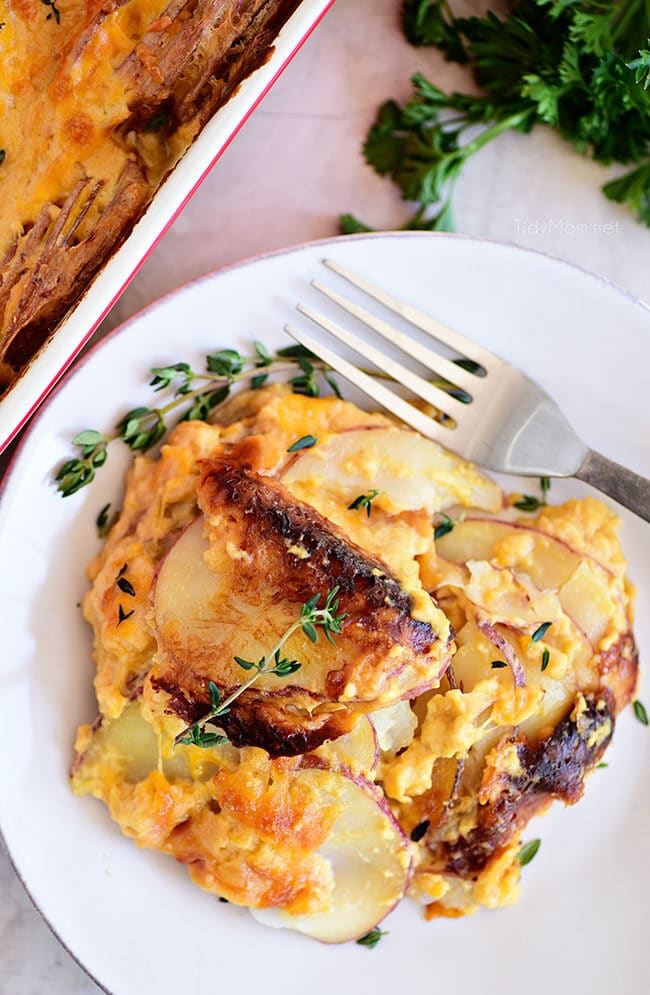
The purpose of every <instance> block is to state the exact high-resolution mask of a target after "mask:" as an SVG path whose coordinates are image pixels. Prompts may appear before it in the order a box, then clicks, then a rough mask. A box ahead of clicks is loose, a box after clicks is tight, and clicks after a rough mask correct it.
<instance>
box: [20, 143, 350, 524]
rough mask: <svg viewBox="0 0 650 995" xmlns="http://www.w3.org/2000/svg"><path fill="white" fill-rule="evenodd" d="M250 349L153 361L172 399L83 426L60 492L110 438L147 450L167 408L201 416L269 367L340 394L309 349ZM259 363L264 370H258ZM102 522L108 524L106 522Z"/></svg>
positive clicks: (311, 389)
mask: <svg viewBox="0 0 650 995" xmlns="http://www.w3.org/2000/svg"><path fill="white" fill-rule="evenodd" d="M0 161H1V160H0ZM254 350H255V355H253V356H245V355H243V354H242V353H240V352H237V351H236V350H235V349H221V350H220V351H218V352H215V353H211V354H210V355H209V356H207V357H206V371H205V372H203V373H200V372H197V371H196V370H193V369H192V368H191V367H190V365H189V363H185V362H180V363H172V364H169V365H167V366H155V367H153V368H152V370H151V373H152V379H151V381H150V386H151V387H153V389H154V392H156V393H158V392H160V391H164V390H169V391H171V393H172V397H171V399H170V400H169V401H168V403H167V404H164V405H163V406H162V407H159V408H151V407H145V406H141V407H137V408H133V409H132V410H131V411H128V412H127V413H126V414H125V415H124V416H123V417H122V418H121V419H120V420H119V422H118V423H117V425H116V428H115V431H114V432H113V433H111V434H106V435H104V434H102V433H101V432H98V431H97V430H96V429H87V430H86V431H84V432H80V433H79V434H78V435H76V436H75V437H74V439H73V440H72V444H73V445H74V446H77V447H78V449H79V453H78V455H77V456H76V457H74V458H73V459H69V460H66V462H65V463H63V465H62V466H60V467H59V469H58V472H57V474H56V477H55V479H56V484H57V490H58V491H59V493H60V494H62V496H63V497H69V496H70V495H72V494H76V493H77V491H79V490H81V488H82V487H86V486H87V485H88V484H90V483H91V481H93V480H94V479H95V473H96V471H97V470H98V469H99V467H101V466H103V465H104V463H105V462H106V458H107V456H108V447H109V445H110V444H111V443H112V442H115V441H116V440H118V439H119V440H121V441H122V442H124V443H125V444H126V445H127V446H128V447H129V449H130V450H131V451H132V452H134V453H137V452H146V451H147V450H148V449H151V448H152V447H153V446H155V445H156V443H158V442H159V441H160V440H161V439H162V437H163V436H164V435H165V433H166V432H167V430H168V428H169V424H168V418H169V415H170V414H171V413H172V412H175V411H176V410H177V409H179V408H181V420H186V421H206V420H207V419H208V418H209V417H210V415H211V414H212V412H213V411H214V409H215V408H216V407H217V406H218V405H219V404H222V403H223V402H224V401H225V400H226V399H227V398H228V397H229V396H230V393H231V390H232V388H233V386H234V385H236V384H239V383H242V382H244V381H247V380H248V381H249V382H250V385H251V387H253V388H254V389H259V388H260V387H261V386H262V385H263V384H264V383H265V382H266V379H267V377H268V376H269V374H270V373H271V372H273V373H280V372H285V371H290V370H291V371H294V370H295V368H296V366H298V368H299V369H300V371H301V372H300V374H299V376H297V377H293V378H292V379H291V380H290V381H289V383H290V385H291V387H292V390H293V391H294V393H307V394H309V395H310V396H316V395H317V394H318V393H319V387H318V383H317V377H318V376H320V377H322V378H323V380H324V381H325V382H326V383H327V384H328V386H329V387H331V389H332V390H333V391H334V393H335V394H336V395H337V396H338V397H340V396H341V395H340V391H339V389H338V385H337V383H336V380H335V379H334V378H333V377H332V375H331V372H330V370H329V367H327V366H326V365H325V364H324V363H322V362H321V361H320V360H319V359H317V358H316V357H311V358H310V356H311V354H309V353H308V350H306V349H304V348H303V347H302V346H288V347H286V348H285V349H280V350H278V351H277V352H276V353H275V354H274V355H271V353H270V352H269V351H268V349H266V347H265V346H264V345H263V343H261V342H257V341H256V342H255V343H254ZM262 368H263V369H264V372H260V370H261V369H262ZM183 409H184V410H183ZM305 438H306V439H308V438H313V436H305ZM299 441H300V440H299ZM305 446H306V443H305ZM300 448H303V447H300ZM292 451H294V450H292ZM111 524H112V523H111ZM99 528H100V526H99V525H98V529H99ZM107 528H108V529H110V525H108V526H107Z"/></svg>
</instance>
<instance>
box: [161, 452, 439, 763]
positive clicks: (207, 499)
mask: <svg viewBox="0 0 650 995" xmlns="http://www.w3.org/2000/svg"><path fill="white" fill-rule="evenodd" d="M197 491H198V494H199V504H200V506H201V508H202V509H203V511H204V513H205V514H206V515H207V516H208V517H209V516H210V514H211V512H212V513H218V512H219V511H220V510H222V509H224V508H232V509H234V511H235V513H239V515H240V516H241V521H242V523H243V524H244V526H245V529H246V532H245V541H244V545H245V547H246V548H247V549H268V550H272V554H273V556H274V558H275V560H277V562H278V563H279V566H278V573H279V574H280V575H281V577H282V580H283V590H284V591H285V593H286V597H287V599H288V600H289V601H291V602H295V603H296V604H300V603H302V602H304V601H306V600H308V599H309V598H310V597H311V596H312V595H313V594H315V593H316V592H319V593H320V594H321V596H322V597H324V596H325V594H326V593H327V591H328V590H330V589H331V588H332V587H333V586H335V585H337V586H338V588H339V591H338V597H339V598H340V610H341V611H343V612H345V613H347V619H346V621H345V623H344V628H345V630H346V635H347V637H348V639H356V640H358V641H359V642H362V641H363V640H368V641H371V642H372V643H373V645H375V646H377V647H378V649H379V650H380V651H382V652H383V651H384V650H386V651H387V650H388V649H389V648H390V646H391V645H393V644H395V643H396V642H399V643H402V644H404V645H407V646H409V647H410V648H411V649H412V651H413V653H414V654H418V655H421V654H426V653H428V652H430V651H431V649H432V647H433V645H434V644H435V643H436V642H437V641H438V639H439V635H438V633H437V632H435V631H434V630H433V628H432V626H431V625H430V624H429V623H428V622H423V621H420V620H418V619H415V618H413V617H412V615H411V611H412V608H413V606H412V601H411V598H410V597H409V595H408V594H407V593H406V592H405V591H404V590H403V589H402V588H401V586H400V583H399V581H398V579H397V577H396V576H395V574H394V573H393V571H392V570H391V569H390V567H389V566H388V565H387V564H386V563H384V561H383V560H381V559H379V557H376V556H373V555H371V554H369V553H367V552H366V551H365V550H362V549H361V548H360V547H359V546H357V545H356V544H354V543H352V542H351V541H350V540H349V539H348V538H347V537H346V536H345V534H344V533H343V532H342V531H341V530H340V529H338V528H337V527H336V526H334V525H333V524H332V523H331V522H329V521H328V520H327V519H325V518H324V517H323V516H322V515H320V514H319V513H318V512H317V511H316V510H315V509H313V508H311V507H310V506H308V505H306V504H303V503H302V502H299V501H297V500H296V499H295V498H293V497H292V496H291V495H290V494H289V492H288V491H287V490H286V488H285V487H283V486H282V484H280V483H279V482H277V481H275V480H272V479H271V478H269V477H262V476H261V475H259V474H257V473H255V472H254V471H252V470H250V469H248V468H247V467H245V466H241V465H239V464H237V463H233V462H230V461H229V460H228V459H227V458H219V459H213V460H209V461H206V462H205V463H204V465H203V471H202V475H201V479H200V482H199V484H198V488H197ZM296 544H299V545H300V546H301V547H302V548H303V549H304V550H305V551H306V553H307V554H308V555H307V556H306V557H304V558H302V557H300V556H297V555H296V554H295V553H292V552H291V548H292V547H293V546H295V545H296ZM274 562H275V561H274ZM384 644H385V645H384ZM346 682H347V678H346V670H345V668H343V669H342V670H337V671H332V672H331V673H330V675H328V681H327V694H328V696H329V697H328V698H327V699H323V700H321V699H317V700H316V705H317V706H318V705H320V706H321V707H320V709H319V708H318V707H317V708H316V709H315V712H314V714H313V715H312V716H310V715H307V714H300V715H298V714H297V713H296V712H295V710H294V711H292V708H291V692H292V688H291V686H290V685H287V684H286V683H283V685H282V688H281V690H279V691H278V692H275V693H271V692H268V691H267V692H257V691H255V689H251V690H250V691H248V692H246V693H245V694H244V695H242V697H241V698H239V699H238V700H237V701H236V702H235V703H234V704H233V706H232V708H231V710H230V713H229V714H228V715H227V716H225V717H224V718H223V720H222V719H220V725H221V726H222V728H223V729H224V731H225V732H226V733H227V735H228V737H229V738H230V740H231V742H232V743H234V745H235V746H260V747H262V748H263V749H265V750H267V752H268V753H270V754H271V756H294V755H297V754H300V753H305V752H306V751H308V750H312V749H315V748H316V747H317V746H319V745H320V744H321V743H323V742H324V741H325V740H326V739H336V738H337V737H338V736H341V735H342V734H343V733H345V732H347V731H348V730H349V729H350V728H351V726H352V725H353V723H354V721H355V717H356V716H355V714H353V713H352V711H351V709H349V708H339V709H336V710H334V711H332V710H331V709H330V710H329V711H328V710H327V705H328V704H330V705H331V704H332V703H334V704H335V703H336V702H337V701H338V700H339V698H340V695H341V692H342V691H343V688H344V686H345V684H346ZM153 684H154V687H157V688H160V689H161V690H164V691H166V692H167V693H168V694H169V695H170V700H169V703H168V709H169V710H170V711H171V712H174V713H176V714H177V715H179V716H180V717H181V718H182V719H183V720H184V721H185V722H188V723H190V722H194V721H196V720H197V719H198V718H201V717H202V716H203V715H206V714H207V712H208V711H209V702H210V696H209V692H208V688H207V684H206V682H205V681H204V680H203V679H201V680H200V682H199V683H198V684H195V685H194V686H189V684H190V681H189V680H183V681H179V680H178V679H176V680H175V679H174V678H170V676H169V675H164V674H161V675H160V677H157V678H155V679H154V680H153ZM181 684H182V685H183V686H181ZM220 690H221V692H222V694H223V695H224V696H227V695H228V694H229V693H230V692H231V691H232V690H234V689H231V688H220ZM303 693H304V692H303ZM323 706H325V708H323Z"/></svg>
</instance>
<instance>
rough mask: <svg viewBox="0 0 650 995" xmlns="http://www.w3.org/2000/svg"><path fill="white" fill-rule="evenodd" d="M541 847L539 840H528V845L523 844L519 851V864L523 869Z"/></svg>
mask: <svg viewBox="0 0 650 995" xmlns="http://www.w3.org/2000/svg"><path fill="white" fill-rule="evenodd" d="M541 845H542V841H541V840H530V842H529V843H524V845H523V846H522V848H521V850H520V851H519V863H520V864H521V866H522V867H525V866H526V864H530V862H531V860H532V859H533V857H534V856H535V855H536V853H537V851H538V850H539V848H540V846H541Z"/></svg>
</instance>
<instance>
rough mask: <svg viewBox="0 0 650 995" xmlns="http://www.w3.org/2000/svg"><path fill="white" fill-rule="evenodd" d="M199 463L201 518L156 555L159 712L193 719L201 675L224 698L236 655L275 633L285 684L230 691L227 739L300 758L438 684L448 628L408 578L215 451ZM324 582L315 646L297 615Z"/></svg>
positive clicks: (201, 696)
mask: <svg viewBox="0 0 650 995" xmlns="http://www.w3.org/2000/svg"><path fill="white" fill-rule="evenodd" d="M204 467H205V469H204V476H203V478H202V480H201V481H200V484H199V503H200V505H201V507H202V510H203V512H204V517H203V518H199V519H197V520H196V522H195V523H194V524H192V525H191V526H190V527H189V528H188V529H187V530H186V531H185V532H184V533H183V535H181V537H180V538H179V539H178V540H177V542H176V543H175V545H174V546H173V547H172V549H171V550H170V551H169V553H168V554H167V556H166V557H165V559H164V560H163V561H162V563H161V565H160V567H159V570H158V573H157V577H156V580H155V587H154V596H153V622H154V628H155V632H156V636H157V639H158V647H159V650H160V653H159V656H158V658H157V662H156V666H155V668H154V671H152V675H151V681H152V684H154V685H156V686H157V687H160V688H162V689H163V690H165V691H167V692H168V693H169V695H170V705H171V707H172V708H175V707H176V706H177V705H179V703H180V707H181V708H182V709H183V711H184V712H185V713H186V714H187V713H188V710H189V709H193V713H192V714H196V715H197V717H198V716H199V715H201V714H205V712H206V711H207V706H208V705H209V697H208V681H213V682H214V683H215V684H217V685H218V687H219V689H220V691H221V693H222V694H223V695H224V696H227V695H229V694H231V693H232V692H233V691H234V690H235V689H237V688H239V687H240V686H241V684H242V682H243V679H244V674H243V671H242V668H241V666H239V665H238V663H237V660H238V659H243V660H245V661H246V660H250V661H257V660H259V659H260V658H262V657H263V656H265V654H266V653H268V652H269V650H270V648H272V647H273V646H274V645H275V644H277V642H278V641H279V640H280V638H281V637H282V635H283V633H286V632H287V630H288V629H292V634H291V635H290V638H289V639H288V640H287V642H286V643H285V644H284V647H283V652H284V653H285V654H287V656H289V657H290V658H291V659H294V660H297V661H298V662H299V663H300V664H301V666H300V668H299V669H298V670H297V671H296V672H295V673H294V674H292V675H291V676H290V677H289V678H285V679H279V678H278V677H277V676H275V675H273V674H271V673H269V674H261V675H260V676H259V679H257V680H256V682H255V684H254V686H253V687H251V688H250V690H247V691H245V692H244V694H242V695H241V697H239V698H237V700H236V701H235V702H234V704H233V706H232V708H231V709H230V711H229V712H228V714H227V715H226V716H224V719H223V723H222V725H223V728H224V731H225V732H226V734H227V735H228V736H229V738H230V740H231V742H233V743H234V744H235V745H236V746H244V745H252V746H260V747H262V748H263V749H265V750H267V751H268V752H269V753H270V754H271V755H273V756H280V755H287V756H289V755H298V754H302V753H307V752H310V751H311V750H313V749H315V748H317V747H318V746H320V745H321V743H323V742H325V741H326V740H328V739H336V738H337V737H338V736H340V735H343V734H344V733H346V732H348V731H350V729H351V728H352V727H353V725H354V723H355V721H356V717H357V716H358V714H359V713H360V712H366V711H371V710H373V708H377V707H382V706H384V705H386V706H387V705H390V704H393V703H394V702H395V701H398V700H399V699H401V698H404V697H411V696H413V694H414V693H415V691H416V689H419V688H421V687H432V686H437V684H438V682H439V680H440V676H441V674H442V673H444V670H445V668H446V666H447V663H448V657H449V648H448V644H449V623H448V621H447V619H446V618H445V616H444V614H443V613H442V612H441V611H440V610H439V609H438V608H437V606H436V605H435V603H434V602H433V600H432V599H431V597H430V596H429V594H428V593H427V592H426V591H424V590H423V588H422V587H421V586H419V587H416V588H409V587H407V586H405V585H404V584H403V583H402V581H401V579H399V578H398V577H397V576H396V575H395V574H394V573H393V572H392V570H391V569H390V567H389V566H388V565H387V564H386V563H385V562H384V561H383V560H381V559H380V558H379V557H378V556H376V555H373V554H370V553H367V552H366V551H364V550H362V549H361V548H360V547H359V546H356V545H355V544H353V543H352V542H351V541H349V540H348V539H347V537H346V536H345V535H344V534H343V533H342V532H341V531H340V530H338V529H337V528H336V527H335V526H333V525H331V524H330V523H329V522H327V521H326V520H325V519H324V518H322V517H321V516H320V515H319V514H318V513H317V512H316V511H315V510H314V509H313V508H311V507H309V506H308V505H306V504H303V503H301V502H299V501H296V499H295V498H294V497H293V496H292V495H291V494H290V493H289V492H288V490H287V489H286V488H285V487H283V486H282V485H281V484H278V483H277V482H276V481H274V480H271V479H270V478H268V477H263V476H261V475H258V474H256V473H253V472H251V471H250V470H249V469H248V468H247V467H244V466H240V465H238V464H234V463H231V462H229V461H226V460H215V461H212V462H210V463H206V464H204ZM418 584H419V579H418ZM333 586H336V588H337V590H338V595H337V597H338V599H339V602H340V606H339V609H338V610H339V611H340V612H341V613H343V615H344V619H343V625H342V631H341V632H340V633H338V634H337V636H336V639H335V640H332V642H329V641H328V640H327V639H325V638H324V637H321V638H320V639H319V640H318V642H317V644H314V643H312V642H310V640H309V639H308V638H307V636H306V635H305V634H304V633H303V632H302V631H300V629H296V619H297V618H299V617H300V610H301V605H302V604H303V603H304V602H306V601H307V600H309V599H311V598H312V597H313V596H314V594H316V595H317V596H318V597H320V598H324V596H325V592H326V591H327V590H328V589H329V588H331V587H333ZM294 630H295V631H294ZM177 710H178V709H177ZM179 714H180V712H179Z"/></svg>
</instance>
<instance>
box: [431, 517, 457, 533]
mask: <svg viewBox="0 0 650 995" xmlns="http://www.w3.org/2000/svg"><path fill="white" fill-rule="evenodd" d="M456 525H458V522H455V521H454V520H453V518H450V517H449V515H445V513H444V512H442V511H441V512H440V514H439V515H438V523H437V525H435V527H434V529H433V538H434V539H442V537H443V536H446V535H449V533H450V532H451V530H452V529H453V528H454V527H455V526H456Z"/></svg>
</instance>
